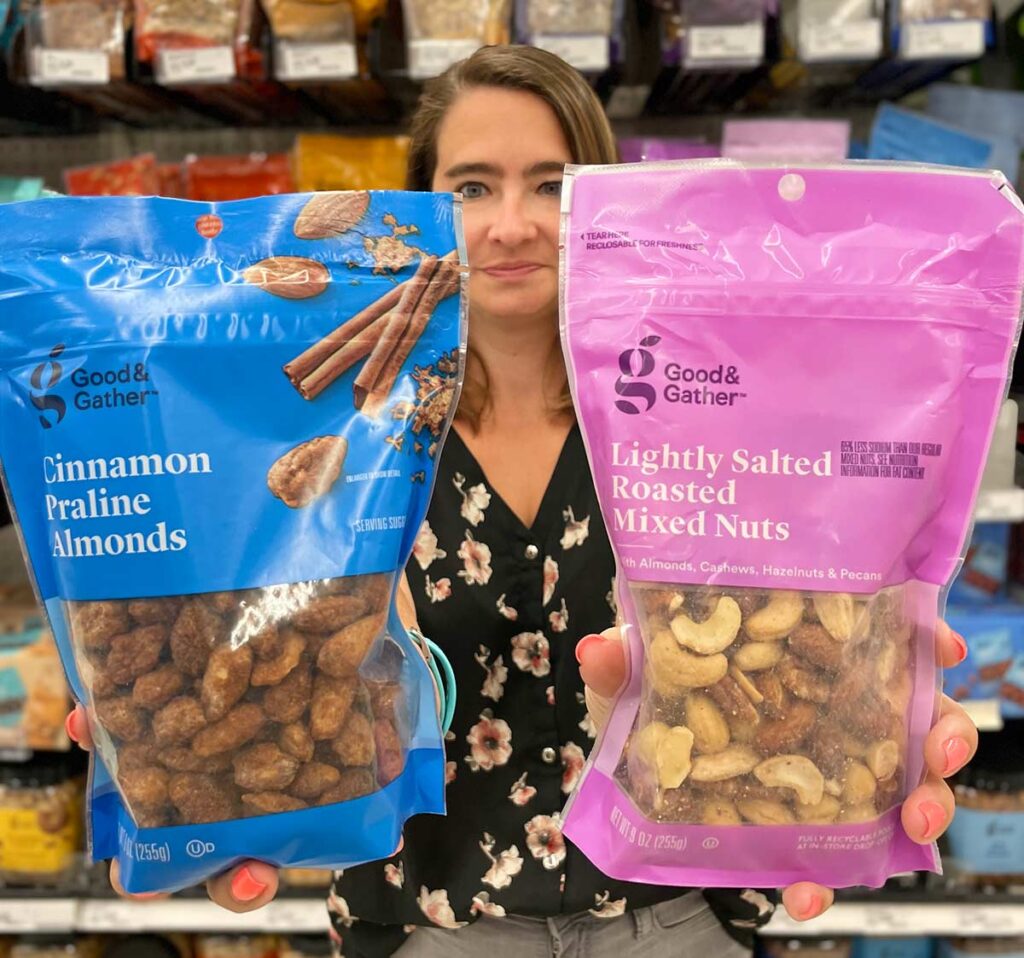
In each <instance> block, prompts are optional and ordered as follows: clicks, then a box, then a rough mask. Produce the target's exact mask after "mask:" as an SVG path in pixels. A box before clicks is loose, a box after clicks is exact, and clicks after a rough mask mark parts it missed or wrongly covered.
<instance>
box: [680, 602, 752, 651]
mask: <svg viewBox="0 0 1024 958" xmlns="http://www.w3.org/2000/svg"><path fill="white" fill-rule="evenodd" d="M742 618H743V616H742V614H741V613H740V607H739V606H738V605H737V604H736V600H735V599H730V598H729V597H728V596H723V597H722V598H720V599H719V600H718V604H717V605H716V606H715V611H714V612H712V613H711V615H710V616H709V617H708V618H707V619H705V620H704V621H703V622H700V623H697V622H694V621H693V619H691V618H690V617H689V616H687V615H683V614H681V613H680V614H679V615H677V616H676V617H675V618H674V619H673V620H672V634H673V635H674V636H675V637H676V641H677V642H678V643H679V644H680V645H682V646H685V647H686V648H688V649H692V650H693V651H694V652H699V653H700V654H701V655H714V654H715V653H716V652H722V651H724V650H725V649H727V648H728V647H729V646H730V645H732V644H733V642H735V641H736V636H737V635H738V634H739V631H740V622H741V620H742Z"/></svg>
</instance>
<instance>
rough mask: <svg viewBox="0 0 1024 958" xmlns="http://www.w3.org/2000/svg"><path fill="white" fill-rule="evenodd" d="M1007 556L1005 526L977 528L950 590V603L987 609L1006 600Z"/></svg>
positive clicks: (1008, 550)
mask: <svg viewBox="0 0 1024 958" xmlns="http://www.w3.org/2000/svg"><path fill="white" fill-rule="evenodd" d="M1009 553H1010V526H1009V524H1008V523H1003V522H985V523H979V524H978V525H976V526H975V527H974V533H973V534H972V536H971V544H970V545H969V546H968V547H967V554H966V556H965V557H964V564H963V566H962V568H961V569H960V574H959V575H958V576H957V577H956V579H954V580H953V584H952V586H950V590H949V601H950V602H951V603H953V604H954V605H990V604H991V603H992V602H995V601H999V600H1001V599H1004V598H1006V579H1007V561H1008V559H1009Z"/></svg>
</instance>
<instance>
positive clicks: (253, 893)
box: [64, 705, 278, 912]
mask: <svg viewBox="0 0 1024 958" xmlns="http://www.w3.org/2000/svg"><path fill="white" fill-rule="evenodd" d="M64 727H65V728H66V729H67V733H68V738H70V739H71V740H72V741H73V742H77V743H78V744H79V746H81V747H82V748H84V749H85V750H86V751H87V752H91V751H92V735H91V734H90V733H89V722H88V719H87V718H86V714H85V709H84V708H82V706H81V705H76V706H75V709H74V711H73V712H71V713H70V714H69V715H68V717H67V721H66V722H65V726H64ZM110 884H111V886H112V887H113V889H114V891H116V892H117V893H118V894H119V895H121V896H123V897H124V898H130V899H132V900H133V901H157V900H159V899H162V898H167V897H168V896H167V895H162V894H148V895H130V894H128V893H127V892H126V891H125V890H124V887H123V886H122V885H121V876H120V873H119V871H118V867H117V862H116V861H112V862H111V863H110ZM277 885H278V880H277V869H276V868H274V867H273V866H272V865H267V864H265V863H264V862H258V861H246V862H242V863H241V864H240V865H236V866H235V867H234V868H232V869H231V870H230V871H226V872H224V874H222V875H217V876H216V877H215V878H211V879H210V880H209V881H208V882H207V883H206V893H207V894H208V895H209V896H210V901H212V902H214V903H216V904H218V905H220V907H221V908H226V909H227V910H228V911H235V912H246V911H255V910H256V909H257V908H262V907H263V906H264V905H265V904H267V902H269V901H272V900H273V898H274V896H275V895H276V894H277Z"/></svg>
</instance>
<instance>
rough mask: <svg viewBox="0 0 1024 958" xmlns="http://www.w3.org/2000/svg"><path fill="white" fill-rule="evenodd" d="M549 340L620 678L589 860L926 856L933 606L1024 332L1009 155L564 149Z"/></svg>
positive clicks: (576, 818)
mask: <svg viewBox="0 0 1024 958" xmlns="http://www.w3.org/2000/svg"><path fill="white" fill-rule="evenodd" d="M562 235H563V261H562V276H563V284H562V286H563V288H562V341H563V346H564V349H565V353H566V356H567V359H568V364H569V370H570V380H571V385H572V390H573V396H574V400H575V404H576V409H577V413H578V416H579V419H580V423H581V426H582V429H583V435H584V438H585V441H586V445H587V450H588V455H589V458H590V465H591V469H592V470H593V473H594V478H595V482H596V485H597V491H598V496H599V498H600V502H601V510H602V513H603V515H604V520H605V523H606V525H607V528H608V531H609V535H610V537H611V542H612V546H613V548H614V551H615V556H616V561H617V565H618V578H617V587H616V592H617V596H618V603H619V614H620V619H621V621H622V623H623V625H624V628H625V636H626V642H627V647H628V657H629V663H630V677H629V679H628V681H627V683H626V685H625V687H624V688H623V689H622V690H621V692H620V694H619V696H618V699H617V701H616V703H615V706H614V708H613V711H612V714H611V718H610V720H609V723H608V725H607V726H606V728H605V731H604V733H603V735H602V736H601V739H600V741H599V742H598V744H597V746H596V748H595V749H594V752H593V754H592V756H591V760H590V763H589V764H588V766H587V769H586V772H585V775H584V777H583V780H582V782H581V784H580V786H579V788H578V790H577V791H576V793H575V794H574V795H573V797H572V798H571V800H570V804H569V807H568V810H567V822H566V834H567V835H568V836H569V837H570V838H571V839H572V840H573V841H574V842H575V843H576V844H577V845H578V846H579V847H580V848H581V849H582V850H583V851H584V853H585V854H586V855H587V856H588V857H589V858H590V859H591V860H592V861H593V863H594V864H595V865H596V866H597V867H598V868H600V869H601V870H602V871H603V872H605V873H606V874H608V875H610V876H612V877H614V878H617V879H624V880H631V881H643V882H654V883H660V884H666V885H680V886H693V885H696V886H740V887H748V886H752V885H753V886H761V887H777V886H782V885H786V884H789V883H791V882H795V881H801V880H813V881H818V882H821V883H823V884H826V885H830V886H833V887H846V886H850V885H868V886H877V885H880V884H882V883H883V882H884V881H885V880H886V879H887V878H888V877H890V876H891V875H893V874H896V873H899V872H905V871H909V870H914V869H921V870H933V871H937V870H938V869H939V867H940V864H939V857H938V852H937V850H936V848H935V847H934V846H921V845H917V844H915V843H914V842H912V841H911V840H910V839H909V838H908V837H907V835H906V834H905V832H904V830H903V827H902V825H901V823H900V807H901V803H902V801H903V799H904V798H905V797H906V795H907V793H908V792H909V791H910V790H911V789H912V788H914V787H915V786H916V785H917V784H918V783H919V782H921V781H922V779H923V776H924V757H923V742H924V737H925V735H926V733H927V731H928V729H929V728H930V727H931V725H932V723H933V720H934V719H935V717H936V712H937V704H938V698H939V691H940V688H941V674H940V672H939V670H938V668H937V664H936V651H935V625H936V621H937V619H938V617H939V616H940V615H941V613H942V610H943V607H944V603H945V589H946V586H947V584H948V583H949V581H950V579H951V578H952V577H953V575H954V574H955V573H956V571H957V568H958V566H959V564H960V561H961V556H962V554H963V550H964V547H965V542H966V541H967V538H968V534H969V532H970V528H971V524H972V511H973V504H974V499H975V495H976V493H977V489H978V485H979V482H980V478H981V473H982V469H983V466H984V463H985V458H986V453H987V450H988V445H989V441H990V438H991V434H992V430H993V428H994V423H995V419H996V416H997V412H998V409H999V407H1000V404H1001V402H1002V400H1003V399H1004V397H1005V395H1006V390H1007V382H1008V374H1009V370H1010V365H1011V362H1012V359H1013V355H1014V351H1015V349H1016V345H1017V338H1018V335H1019V325H1018V321H1019V317H1020V312H1021V282H1022V249H1024V209H1022V207H1021V204H1020V201H1019V200H1018V199H1017V197H1016V195H1015V194H1014V193H1013V191H1012V190H1011V188H1010V187H1009V185H1008V184H1007V182H1006V180H1005V179H1004V178H1003V177H1002V176H1001V175H1000V174H994V173H979V172H978V171H966V170H964V171H961V170H954V169H949V168H938V167H924V166H917V165H897V164H884V165H883V164H877V163H876V164H848V165H841V166H817V167H806V168H803V167H801V168H796V167H781V166H761V167H745V166H742V165H740V164H737V163H735V162H732V161H711V162H683V163H660V164H648V165H632V166H611V167H570V168H569V170H568V171H567V176H566V181H565V184H564V188H563V233H562Z"/></svg>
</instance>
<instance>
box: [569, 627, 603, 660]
mask: <svg viewBox="0 0 1024 958" xmlns="http://www.w3.org/2000/svg"><path fill="white" fill-rule="evenodd" d="M603 641H604V637H603V636H600V635H598V634H597V633H591V634H590V635H585V636H583V638H582V639H580V640H579V642H577V643H576V661H577V662H582V661H583V654H584V649H585V648H586V647H587V646H588V645H593V643H595V642H603Z"/></svg>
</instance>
